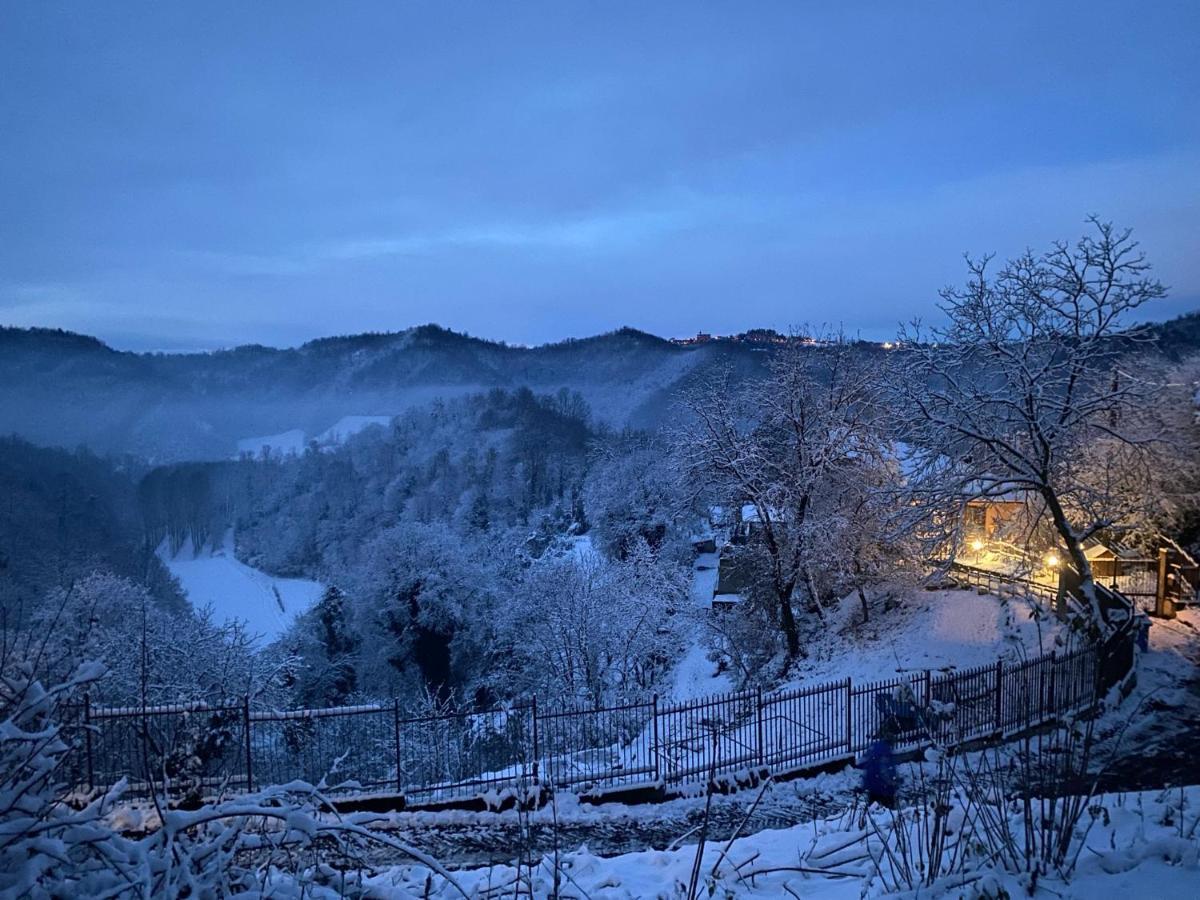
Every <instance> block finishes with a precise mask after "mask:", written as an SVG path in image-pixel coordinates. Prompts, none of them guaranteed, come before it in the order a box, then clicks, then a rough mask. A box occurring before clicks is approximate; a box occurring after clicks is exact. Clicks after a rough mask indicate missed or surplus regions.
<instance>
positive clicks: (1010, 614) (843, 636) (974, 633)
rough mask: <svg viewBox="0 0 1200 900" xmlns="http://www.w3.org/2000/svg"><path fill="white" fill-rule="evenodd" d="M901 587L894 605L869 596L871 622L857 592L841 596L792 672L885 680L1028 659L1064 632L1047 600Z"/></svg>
mask: <svg viewBox="0 0 1200 900" xmlns="http://www.w3.org/2000/svg"><path fill="white" fill-rule="evenodd" d="M897 591H898V596H897V597H896V602H895V604H894V606H893V608H891V609H888V610H886V611H885V610H884V609H883V608H882V607H883V604H881V603H879V602H878V601H875V602H872V605H871V618H870V619H869V621H867V622H866V623H863V622H862V607H861V605H860V603H859V602H858V599H857V598H845V599H843V600H842V601H841V603H840V604H839V605H838V606H837V607H836V608H835V609H833V610H831V611H830V612H828V613H827V614H826V623H825V625H824V626H819V627H817V628H815V629H814V630H813V633H812V634H811V636H810V638H809V640H808V641H807V642H806V644H805V647H804V649H805V652H806V653H807V654H808V655H807V658H805V659H804V660H802V661H801V662H800V663H799V664H798V665H797V667H796V669H795V670H794V672H795V675H794V676H793V678H794V680H795V681H797V682H800V683H804V684H812V683H814V682H824V681H838V680H840V679H843V678H852V679H854V680H855V681H857V682H867V681H881V680H884V679H888V678H895V677H896V676H897V675H901V674H905V673H909V672H919V671H922V670H924V669H931V670H934V671H939V670H950V669H967V668H971V667H972V666H979V665H985V664H989V663H994V662H995V661H996V660H997V659H1006V660H1017V659H1025V658H1027V657H1033V656H1038V655H1040V654H1042V653H1048V652H1050V651H1051V650H1052V649H1054V639H1055V637H1056V636H1057V635H1059V634H1060V633H1061V632H1062V625H1061V624H1060V623H1059V622H1058V621H1057V620H1056V619H1055V618H1054V617H1053V616H1052V615H1050V614H1049V610H1048V609H1047V608H1046V607H1045V606H1044V605H1042V604H1039V603H1038V602H1037V601H1032V600H1027V599H1025V598H1019V597H1012V598H1004V599H1002V598H999V597H996V596H993V595H991V594H979V593H978V592H976V591H974V590H939V591H927V590H923V589H921V588H919V587H911V588H906V589H897Z"/></svg>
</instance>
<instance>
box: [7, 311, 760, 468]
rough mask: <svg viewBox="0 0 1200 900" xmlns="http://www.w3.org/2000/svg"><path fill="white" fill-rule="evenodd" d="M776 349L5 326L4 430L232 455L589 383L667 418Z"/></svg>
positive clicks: (586, 390) (621, 408)
mask: <svg viewBox="0 0 1200 900" xmlns="http://www.w3.org/2000/svg"><path fill="white" fill-rule="evenodd" d="M763 365H764V354H762V353H758V352H755V348H753V347H751V346H747V345H743V344H737V343H732V342H723V341H717V342H713V343H710V344H706V345H703V346H695V347H692V346H680V345H677V344H675V343H672V342H671V341H668V340H665V339H663V338H659V337H656V336H654V335H650V334H646V333H645V332H640V331H637V330H635V329H631V328H624V329H620V330H618V331H614V332H610V333H607V334H602V335H597V336H595V337H590V338H581V339H572V340H567V341H561V342H558V343H554V344H546V345H543V346H540V347H517V346H512V345H508V344H504V343H500V342H496V341H488V340H484V339H481V338H475V337H470V336H468V335H465V334H459V333H457V332H453V331H450V330H448V329H445V328H441V327H439V326H436V325H423V326H419V327H416V328H411V329H408V330H406V331H401V332H392V333H383V334H372V333H368V334H360V335H349V336H339V337H327V338H320V339H317V340H313V341H309V342H308V343H305V344H303V345H301V346H299V347H296V348H292V349H276V348H271V347H264V346H261V345H247V346H242V347H236V348H233V349H229V350H218V351H212V352H207V353H170V354H164V353H136V352H130V351H122V350H115V349H113V348H111V347H108V346H107V345H106V344H104V343H103V342H101V341H99V340H97V339H96V338H93V337H89V336H86V335H79V334H74V333H72V332H67V331H60V330H53V329H16V328H0V434H4V433H16V434H20V435H21V436H23V437H25V438H27V439H29V440H32V441H34V442H36V443H41V444H49V445H61V446H68V447H71V446H75V445H77V444H86V445H87V446H89V447H91V448H93V449H95V450H97V451H98V452H129V453H135V454H138V455H140V456H144V457H146V458H148V459H150V460H153V461H157V462H164V461H177V460H183V459H219V458H228V457H229V456H230V455H232V454H233V453H235V452H236V447H237V442H238V441H239V440H242V439H245V438H247V437H251V436H254V435H262V434H273V433H277V432H284V431H288V430H291V429H300V430H303V431H305V432H307V433H319V432H321V431H323V430H325V429H327V428H329V427H330V426H331V425H333V424H335V423H336V422H337V421H338V420H340V419H342V418H343V417H345V416H350V415H354V416H378V415H395V414H397V413H399V412H402V411H403V410H404V409H406V408H409V407H411V406H413V405H415V404H421V403H427V402H429V401H431V400H433V399H435V398H437V397H449V396H457V395H461V394H464V393H474V392H479V391H486V390H488V389H490V388H494V387H500V388H508V389H512V388H516V387H520V386H523V385H524V386H528V387H530V388H531V389H533V390H534V391H537V392H553V391H557V390H558V389H560V388H567V389H568V390H575V391H579V392H580V393H581V394H582V395H583V396H584V398H585V399H586V400H587V402H588V403H589V405H590V406H591V408H592V410H593V414H594V415H595V417H596V418H597V419H599V420H601V421H604V422H607V423H609V424H610V425H613V426H614V427H622V426H625V425H634V426H644V425H650V424H654V423H655V422H657V421H658V420H659V419H660V418H661V416H662V415H663V414H664V412H665V411H666V408H667V406H668V405H669V402H670V396H671V394H672V393H673V391H674V390H675V389H676V388H677V387H679V386H680V385H681V384H683V383H686V382H687V381H689V380H691V379H694V378H696V377H701V376H702V375H703V373H704V372H706V371H711V370H712V369H713V368H714V367H716V366H731V367H732V368H733V369H734V370H735V371H737V372H741V373H743V374H744V375H747V376H752V375H754V374H757V373H759V372H761V371H762V369H763Z"/></svg>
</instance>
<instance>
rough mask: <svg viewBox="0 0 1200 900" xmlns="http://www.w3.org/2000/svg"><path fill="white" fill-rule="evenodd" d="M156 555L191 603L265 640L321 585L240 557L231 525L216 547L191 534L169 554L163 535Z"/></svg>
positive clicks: (314, 597)
mask: <svg viewBox="0 0 1200 900" xmlns="http://www.w3.org/2000/svg"><path fill="white" fill-rule="evenodd" d="M158 555H159V557H160V558H161V559H162V561H163V562H164V563H165V564H166V566H167V568H168V569H170V570H171V574H172V575H174V576H175V577H176V578H178V579H179V582H180V584H182V585H183V589H184V591H185V592H186V593H187V595H188V600H190V601H191V603H192V606H193V607H195V608H196V609H203V608H205V607H210V608H211V609H212V612H213V618H214V619H215V620H216V621H218V622H228V621H232V620H239V621H242V622H245V623H246V625H247V627H248V628H249V630H250V632H251V633H253V634H256V635H258V636H259V638H260V642H261V643H264V644H265V643H270V642H271V641H273V640H275V639H276V638H278V637H279V635H281V634H282V633H283V632H284V631H285V630H286V629H287V627H288V626H289V625H290V624H291V623H292V620H293V619H295V618H296V616H297V615H298V614H300V613H302V612H304V611H305V610H306V609H308V608H309V607H310V606H312V605H313V604H314V603H316V602H317V600H318V599H320V597H321V591H322V590H324V586H323V585H321V583H320V582H317V581H309V580H307V579H304V578H274V577H272V576H270V575H268V574H267V573H266V572H263V571H261V570H259V569H255V568H254V567H252V566H248V565H246V564H245V563H243V562H239V561H238V559H237V558H236V557H235V556H234V552H233V532H232V531H230V532H229V533H227V534H226V535H225V540H224V541H223V542H222V545H221V547H220V548H218V549H215V550H212V549H205V550H202V551H200V552H199V553H197V552H196V551H195V549H194V548H193V546H192V543H191V541H190V540H189V541H187V542H186V543H185V544H184V545H183V547H181V548H180V550H179V552H178V553H176V554H175V555H174V556H172V555H171V554H170V553H169V552H168V550H167V546H166V541H164V542H163V544H162V545H161V546H159V548H158Z"/></svg>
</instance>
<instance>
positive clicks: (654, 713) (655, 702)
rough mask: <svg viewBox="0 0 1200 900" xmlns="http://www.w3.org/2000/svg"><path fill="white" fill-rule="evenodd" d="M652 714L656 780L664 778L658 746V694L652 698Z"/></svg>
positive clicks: (651, 749) (652, 749) (651, 746)
mask: <svg viewBox="0 0 1200 900" xmlns="http://www.w3.org/2000/svg"><path fill="white" fill-rule="evenodd" d="M650 715H651V717H652V718H653V719H654V737H653V742H652V743H651V745H650V755H651V756H653V757H654V780H655V781H661V780H662V766H661V765H660V764H659V756H660V755H661V754H660V751H659V746H658V694H655V695H654V696H653V697H651V698H650Z"/></svg>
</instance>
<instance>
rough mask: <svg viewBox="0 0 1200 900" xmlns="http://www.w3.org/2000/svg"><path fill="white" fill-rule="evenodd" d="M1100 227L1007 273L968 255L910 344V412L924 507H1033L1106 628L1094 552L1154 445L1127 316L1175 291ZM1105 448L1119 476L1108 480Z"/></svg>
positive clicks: (1128, 243)
mask: <svg viewBox="0 0 1200 900" xmlns="http://www.w3.org/2000/svg"><path fill="white" fill-rule="evenodd" d="M1089 221H1090V223H1091V224H1092V226H1093V227H1094V231H1093V232H1092V233H1090V234H1087V235H1085V236H1084V237H1083V238H1081V239H1080V240H1079V241H1078V242H1077V243H1075V244H1074V245H1069V244H1067V243H1064V242H1057V243H1055V244H1054V245H1053V246H1052V247H1051V249H1050V250H1049V251H1047V252H1045V253H1041V254H1035V253H1033V252H1032V251H1026V252H1025V253H1024V254H1023V255H1022V256H1020V257H1018V258H1016V259H1013V260H1011V261H1009V262H1008V263H1007V264H1005V265H1004V266H1003V268H1001V269H1000V270H999V271H998V272H996V273H995V274H994V275H993V274H991V273H990V272H989V263H990V261H991V257H985V258H983V259H981V260H974V259H971V258H970V257H968V258H967V265H968V268H969V270H970V279H969V281H968V282H967V284H966V285H965V286H964V287H950V288H946V289H945V290H943V291H942V293H941V297H942V301H943V303H942V304H941V309H942V311H943V312H944V313H945V314H946V317H947V322H946V324H945V325H943V326H940V327H935V328H933V329H930V330H929V331H927V332H924V333H922V332H921V331H920V328H919V326H914V328H913V329H911V330H906V332H905V333H904V334H902V335H901V340H902V344H903V345H904V346H905V347H906V349H905V350H904V351H903V352H904V353H905V357H906V361H907V363H908V372H907V377H905V378H902V379H898V384H899V391H900V397H899V404H898V405H899V407H900V409H901V410H902V412H903V414H904V415H905V416H906V417H907V419H908V429H909V431H908V434H909V437H910V440H911V441H912V443H913V444H914V445H915V446H916V448H917V454H916V456H917V459H918V465H917V466H916V467H915V469H916V470H917V471H918V473H919V475H921V476H924V478H925V481H924V484H923V488H926V489H928V491H927V492H926V493H924V494H923V496H924V498H925V499H926V500H932V501H933V502H934V503H940V504H942V505H943V508H944V507H945V506H946V505H947V503H949V502H952V500H953V498H958V499H961V498H962V497H963V496H964V493H965V492H968V491H969V492H971V493H974V494H976V495H979V496H989V495H990V496H996V495H1000V494H1007V493H1012V492H1019V493H1021V494H1023V495H1024V496H1026V497H1028V498H1031V500H1032V501H1033V502H1034V503H1035V505H1036V506H1037V508H1038V509H1037V513H1038V517H1039V518H1046V519H1048V520H1049V521H1050V523H1051V524H1052V526H1053V529H1054V532H1055V533H1056V534H1057V536H1058V538H1059V539H1060V540H1061V542H1062V544H1063V545H1064V546H1065V548H1066V551H1067V554H1068V556H1069V559H1070V562H1071V564H1072V566H1073V568H1074V569H1075V572H1076V573H1077V575H1078V577H1079V580H1080V591H1081V593H1082V595H1083V596H1084V597H1085V598H1086V600H1087V601H1088V603H1089V605H1090V607H1091V612H1092V615H1093V621H1096V622H1098V621H1099V618H1100V613H1099V608H1098V605H1097V601H1096V595H1095V590H1094V585H1093V582H1092V569H1091V565H1090V563H1089V561H1088V558H1087V556H1086V554H1085V552H1084V545H1085V542H1087V540H1088V539H1089V538H1091V537H1093V536H1095V535H1097V534H1098V533H1100V532H1102V531H1103V530H1105V529H1107V528H1111V527H1113V526H1114V525H1117V524H1119V523H1120V521H1121V517H1122V513H1123V511H1124V510H1123V505H1122V498H1128V497H1129V494H1128V492H1126V491H1123V490H1120V489H1118V481H1119V480H1120V479H1119V478H1117V476H1118V474H1119V473H1121V472H1127V471H1129V470H1130V469H1131V468H1132V467H1135V466H1139V465H1142V464H1143V463H1144V461H1145V460H1146V458H1147V454H1148V453H1149V452H1150V450H1151V448H1152V447H1153V444H1154V442H1155V436H1154V435H1153V434H1147V433H1146V429H1145V428H1144V427H1143V422H1142V418H1143V417H1142V413H1143V411H1144V410H1145V409H1146V408H1147V406H1148V404H1149V403H1150V402H1151V399H1150V396H1149V395H1150V390H1149V386H1148V385H1147V384H1145V383H1144V382H1142V381H1140V380H1139V379H1137V378H1134V377H1131V376H1130V375H1129V374H1128V373H1127V372H1126V371H1124V370H1123V369H1122V362H1123V360H1125V359H1127V357H1128V355H1129V354H1130V353H1131V351H1133V350H1136V349H1137V347H1138V345H1139V344H1143V343H1145V342H1147V341H1148V340H1149V335H1148V332H1146V331H1144V330H1141V329H1137V328H1129V321H1128V319H1129V316H1130V314H1131V313H1133V312H1134V311H1135V310H1137V309H1139V308H1140V307H1141V306H1142V305H1143V304H1145V303H1148V302H1150V301H1152V300H1155V299H1157V298H1159V297H1162V296H1164V294H1165V292H1166V291H1165V288H1164V287H1163V285H1162V284H1161V283H1160V282H1158V281H1156V280H1154V279H1152V278H1150V277H1149V276H1148V274H1147V273H1148V271H1149V268H1150V266H1149V264H1148V263H1147V262H1146V259H1145V256H1144V254H1142V253H1141V252H1140V251H1139V250H1138V249H1137V247H1138V245H1137V243H1136V242H1135V241H1133V240H1132V239H1131V237H1130V232H1129V231H1117V230H1115V229H1114V228H1113V226H1112V225H1111V224H1108V223H1105V222H1100V221H1099V220H1098V219H1096V218H1095V217H1092V218H1091V219H1089ZM1101 447H1103V448H1105V450H1104V452H1105V458H1106V459H1108V460H1110V461H1111V466H1110V468H1109V475H1110V476H1111V477H1108V478H1105V477H1098V472H1099V471H1100V469H1098V467H1097V465H1096V462H1097V451H1098V448H1101ZM933 476H936V477H933Z"/></svg>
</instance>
